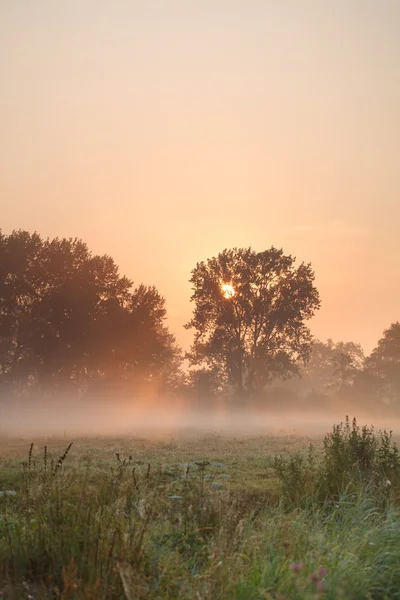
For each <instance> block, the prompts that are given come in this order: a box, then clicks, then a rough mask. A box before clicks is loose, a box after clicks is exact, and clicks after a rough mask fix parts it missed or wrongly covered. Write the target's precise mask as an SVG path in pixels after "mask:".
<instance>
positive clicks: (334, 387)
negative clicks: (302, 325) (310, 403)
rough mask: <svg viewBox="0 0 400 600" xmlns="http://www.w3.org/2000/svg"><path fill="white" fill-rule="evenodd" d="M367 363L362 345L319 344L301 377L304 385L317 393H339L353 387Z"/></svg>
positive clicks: (348, 343)
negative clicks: (365, 362)
mask: <svg viewBox="0 0 400 600" xmlns="http://www.w3.org/2000/svg"><path fill="white" fill-rule="evenodd" d="M364 360H365V357H364V351H363V349H362V347H361V346H360V344H355V343H354V342H336V343H335V342H333V341H332V340H331V339H328V340H327V342H326V343H324V342H321V341H319V340H316V341H315V342H313V344H312V349H311V355H310V360H309V362H308V364H307V365H306V366H305V368H304V369H303V370H302V373H301V375H302V378H303V381H304V383H305V384H306V385H308V387H311V388H312V389H313V390H315V391H339V390H342V389H343V388H346V387H349V386H351V385H353V383H354V381H355V378H356V377H357V375H358V374H359V373H360V372H361V370H362V368H363V365H364Z"/></svg>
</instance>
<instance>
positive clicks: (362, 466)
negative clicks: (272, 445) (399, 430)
mask: <svg viewBox="0 0 400 600" xmlns="http://www.w3.org/2000/svg"><path fill="white" fill-rule="evenodd" d="M273 468H274V470H275V472H276V474H277V475H278V477H279V479H280V481H281V484H282V493H283V498H284V500H285V501H286V502H288V503H289V504H291V505H293V504H295V505H299V504H300V505H304V504H306V503H307V502H308V501H310V500H311V499H314V498H315V497H317V498H318V499H319V501H320V502H327V501H332V500H336V499H337V498H338V497H339V496H340V495H341V494H343V493H344V492H346V493H352V492H356V491H357V490H358V489H359V488H360V487H366V488H368V489H369V491H370V493H372V495H373V496H374V497H375V498H376V499H378V498H379V499H381V500H385V499H389V498H391V499H394V500H396V499H397V498H398V496H399V493H400V453H399V450H398V448H397V446H396V444H395V442H394V441H393V439H392V432H389V433H387V432H386V431H378V433H377V434H376V433H375V430H374V428H373V427H367V426H366V425H364V426H363V427H362V428H360V427H359V425H358V424H357V421H356V419H355V418H354V419H353V421H352V422H351V423H350V420H349V418H348V417H346V421H345V423H340V425H335V426H334V427H333V430H332V432H331V433H328V434H327V435H326V436H325V439H324V443H323V451H322V455H321V456H320V457H319V460H318V459H317V457H316V455H315V449H314V448H313V446H310V449H309V454H308V458H306V457H305V456H303V455H300V454H294V455H291V456H290V457H289V458H288V459H283V458H281V457H276V458H275V460H274V463H273Z"/></svg>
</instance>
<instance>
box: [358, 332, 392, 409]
mask: <svg viewBox="0 0 400 600" xmlns="http://www.w3.org/2000/svg"><path fill="white" fill-rule="evenodd" d="M359 384H360V385H363V387H364V389H365V390H370V391H372V392H374V393H375V394H376V395H378V396H379V397H380V398H381V399H384V400H385V401H386V403H389V404H392V403H396V402H399V400H400V323H399V322H398V321H396V322H395V323H392V325H391V326H390V327H389V329H386V330H385V331H384V333H383V336H382V338H381V339H380V340H379V342H378V345H377V347H376V348H375V350H374V351H373V352H372V354H371V355H370V356H369V357H368V358H367V359H366V362H365V369H364V372H363V374H362V377H361V378H360V382H359Z"/></svg>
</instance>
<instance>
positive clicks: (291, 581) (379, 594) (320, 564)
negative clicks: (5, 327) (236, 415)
mask: <svg viewBox="0 0 400 600" xmlns="http://www.w3.org/2000/svg"><path fill="white" fill-rule="evenodd" d="M362 435H363V434H362V433H360V435H359V441H360V444H361V445H360V446H359V447H360V448H364V446H363V444H364V442H363V438H362ZM353 437H354V436H353ZM349 439H350V438H349ZM334 441H335V440H334ZM336 441H337V440H336ZM350 441H351V439H350ZM310 442H313V443H314V444H315V447H316V449H315V451H314V453H313V458H311V457H309V455H308V454H309V444H310ZM335 443H336V442H335ZM68 444H69V440H60V439H58V440H57V439H41V440H35V442H34V444H33V446H32V447H31V445H30V442H29V441H27V440H18V439H3V440H1V441H0V490H2V491H1V492H0V506H1V508H0V597H4V598H10V599H13V598H18V599H19V598H21V599H23V598H26V599H41V598H45V599H50V598H51V599H53V598H62V599H75V598H76V599H81V598H82V599H93V600H102V599H114V598H115V599H118V598H121V599H123V598H127V599H128V600H140V599H142V598H143V599H144V598H149V599H154V598H160V599H161V598H169V599H177V598H179V599H186V598H188V599H189V598H190V599H191V598H193V599H198V600H202V599H216V600H218V599H222V598H227V599H229V598H232V599H237V600H244V599H268V598H270V599H272V598H282V599H283V598H287V599H289V598H291V599H292V598H293V599H295V598H298V599H307V598H322V597H323V598H327V599H328V598H329V599H333V598H343V599H362V598H371V599H375V598H376V599H384V598H388V599H389V598H400V512H399V510H398V508H397V496H396V495H393V491H394V490H396V489H397V488H396V481H397V480H396V481H395V476H396V473H397V471H396V472H395V470H393V469H394V467H393V469H392V471H393V473H392V476H391V477H392V481H390V482H389V483H388V484H387V486H388V488H387V489H386V487H385V486H384V482H385V481H386V479H385V478H384V479H379V480H378V479H376V478H375V479H373V477H374V475H373V476H372V479H373V480H374V481H375V486H371V485H370V482H369V481H366V479H365V478H364V479H362V480H361V479H357V481H356V480H353V479H351V480H350V479H349V480H348V481H347V483H346V484H344V485H343V486H342V487H341V488H340V489H339V488H338V491H337V493H336V491H335V492H333V491H332V490H331V488H329V490H330V491H329V494H328V492H324V494H325V495H323V496H321V489H322V487H321V481H323V480H326V478H327V477H328V479H329V477H330V476H331V475H329V473H330V472H329V468H331V469H337V464H336V463H335V465H334V467H329V465H328V466H327V464H328V463H327V462H325V463H321V460H322V458H321V457H323V446H322V439H320V438H319V439H318V438H316V439H313V440H311V439H308V438H306V437H298V436H295V435H290V434H282V435H275V436H262V437H246V438H244V437H240V436H237V437H233V436H231V437H223V436H220V435H207V436H204V435H202V436H197V437H192V438H190V439H186V438H185V437H184V436H180V437H176V438H173V439H172V438H170V439H167V440H158V441H146V440H141V439H129V438H120V439H112V438H102V439H100V438H98V439H97V438H91V439H77V440H74V443H73V445H72V446H71V447H69V446H68ZM364 445H365V444H364ZM359 447H358V446H357V448H359ZM368 448H369V446H368ZM362 451H363V452H364V454H365V455H366V451H365V448H364V450H362ZM335 452H336V450H335ZM368 452H369V450H368ZM382 452H383V453H384V450H382V446H381V447H380V448H377V450H376V455H377V456H378V458H379V457H381V454H382ZM379 453H381V454H379ZM341 454H343V449H342V450H341V451H340V452H339V453H337V456H336V455H335V456H336V458H335V460H336V462H337V461H338V460H341ZM389 454H390V453H389V450H387V451H386V455H385V456H389ZM276 455H281V456H282V457H283V458H282V460H281V461H280V462H279V461H278V462H275V463H274V456H276ZM329 456H330V457H331V458H332V456H333V450H332V451H331V455H329ZM363 456H364V455H363ZM382 456H383V454H382ZM390 456H394V457H395V454H393V453H392V454H390ZM285 457H286V460H285ZM379 460H381V462H382V460H383V459H382V457H381V458H379ZM391 460H392V459H391ZM393 460H394V459H393ZM396 460H397V459H396ZM392 462H393V461H392ZM322 464H324V466H323V467H322V466H321V465H322ZM329 464H330V463H329ZM360 464H361V463H360ZM371 464H372V463H371ZM380 464H381V463H380ZM382 464H383V463H382ZM393 464H394V463H393ZM352 465H353V463H352ZM374 465H375V463H374ZM385 465H386V466H385V469H386V471H387V469H388V468H389V466H388V465H389V463H388V462H387V461H386V462H385ZM390 465H392V463H390ZM396 465H397V463H396V464H395V467H396V468H397V466H396ZM392 466H393V465H392ZM341 468H343V469H345V467H344V466H343V465H342V467H341ZM390 468H392V467H390ZM321 469H322V470H321ZM327 469H328V470H327ZM374 469H375V466H374ZM348 471H349V472H350V473H353V472H355V469H354V468H353V466H352V468H351V469H350V470H349V469H348ZM386 471H385V473H386ZM332 472H333V473H334V471H332ZM371 473H372V471H371ZM374 473H375V471H374ZM320 475H321V477H322V478H321V479H318V477H319V476H320ZM336 476H338V477H339V475H338V474H337V473H336V475H335V477H336ZM385 477H386V475H385ZM324 478H325V479H324ZM333 480H334V479H333ZM333 480H332V481H333ZM317 481H318V482H319V483H318V485H317V483H316V482H317ZM349 482H350V484H351V485H349ZM382 482H383V483H382ZM389 486H390V489H389ZM381 488H382V489H381ZM383 488H385V489H383ZM323 489H325V488H323ZM326 489H328V488H326ZM377 490H378V491H377ZM378 492H379V493H378Z"/></svg>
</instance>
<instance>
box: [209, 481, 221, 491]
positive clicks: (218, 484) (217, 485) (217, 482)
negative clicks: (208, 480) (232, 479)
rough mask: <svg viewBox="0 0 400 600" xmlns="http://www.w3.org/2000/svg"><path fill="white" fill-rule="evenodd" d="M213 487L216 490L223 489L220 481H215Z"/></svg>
mask: <svg viewBox="0 0 400 600" xmlns="http://www.w3.org/2000/svg"><path fill="white" fill-rule="evenodd" d="M211 487H212V488H214V490H220V489H221V488H222V487H223V484H222V483H219V481H214V483H212V484H211Z"/></svg>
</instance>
